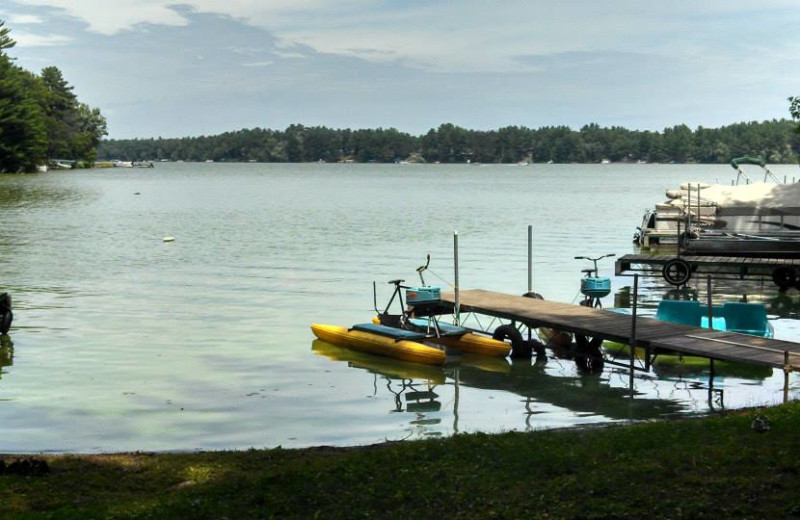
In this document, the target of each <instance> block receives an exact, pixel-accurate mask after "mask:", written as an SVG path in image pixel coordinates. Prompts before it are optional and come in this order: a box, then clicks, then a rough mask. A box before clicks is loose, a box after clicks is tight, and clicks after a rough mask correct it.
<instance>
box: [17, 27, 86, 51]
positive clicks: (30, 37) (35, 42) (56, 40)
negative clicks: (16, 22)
mask: <svg viewBox="0 0 800 520" xmlns="http://www.w3.org/2000/svg"><path fill="white" fill-rule="evenodd" d="M13 36H14V41H16V42H17V45H21V46H24V47H55V46H59V45H66V44H68V43H69V42H71V41H72V38H71V37H69V36H59V35H56V34H30V33H27V32H24V31H15V32H14V34H13Z"/></svg>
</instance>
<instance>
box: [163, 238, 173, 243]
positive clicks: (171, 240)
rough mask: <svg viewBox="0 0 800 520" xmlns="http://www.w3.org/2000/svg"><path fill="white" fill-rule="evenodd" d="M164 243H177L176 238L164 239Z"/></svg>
mask: <svg viewBox="0 0 800 520" xmlns="http://www.w3.org/2000/svg"><path fill="white" fill-rule="evenodd" d="M163 240H164V242H175V237H164V239H163Z"/></svg>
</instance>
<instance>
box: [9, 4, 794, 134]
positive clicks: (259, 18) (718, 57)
mask: <svg viewBox="0 0 800 520" xmlns="http://www.w3.org/2000/svg"><path fill="white" fill-rule="evenodd" d="M794 1H795V0H792V2H786V1H779V0H764V1H763V2H759V3H757V4H756V3H754V2H728V1H725V2H723V1H721V0H709V1H707V2H694V3H690V2H688V1H685V0H677V3H676V2H672V3H670V4H666V3H658V4H654V3H647V4H644V3H642V2H638V1H632V0H629V1H626V0H607V1H604V2H594V1H591V2H590V1H586V0H574V1H569V2H557V3H556V2H549V1H547V2H545V1H542V0H539V1H537V0H524V1H523V0H506V1H504V2H503V3H502V8H500V7H498V5H499V4H497V3H488V2H485V1H483V0H460V1H459V2H458V3H453V2H447V1H444V0H424V1H422V0H406V1H404V2H376V1H374V0H340V1H339V2H332V1H328V0H299V1H294V0H292V1H289V0H279V1H269V2H263V1H262V0H230V1H228V2H219V1H216V0H213V1H212V0H186V1H184V2H182V4H179V5H173V4H170V3H169V2H167V1H156V0H142V1H136V2H133V1H130V0H106V1H105V2H103V3H98V2H96V1H94V2H89V1H88V0H17V1H14V0H11V2H10V4H4V6H3V7H1V8H0V11H3V12H0V19H10V16H9V15H13V16H17V17H21V18H20V19H22V20H23V21H24V20H30V21H33V20H34V19H38V20H40V23H37V24H33V23H30V24H21V25H19V26H16V27H13V26H12V27H11V28H12V36H13V37H15V38H16V39H18V40H19V41H20V44H19V45H18V46H17V47H15V48H14V49H13V53H14V54H15V55H16V56H17V57H18V59H19V61H18V63H19V64H20V65H22V66H25V67H26V68H29V69H30V70H39V69H41V68H42V67H44V66H47V65H56V66H58V67H60V68H61V69H62V71H63V72H64V75H65V77H66V78H67V79H68V81H70V82H71V83H72V84H74V85H75V87H76V93H77V94H78V95H79V96H80V97H81V100H82V101H85V102H87V103H89V104H90V105H92V106H97V107H99V108H100V109H101V110H102V111H103V113H104V114H106V115H107V117H108V119H109V128H110V132H111V136H112V137H147V136H158V135H162V136H183V135H198V134H209V133H217V132H222V131H227V130H232V129H237V128H242V127H255V126H259V127H268V128H283V127H285V126H287V125H288V124H290V123H302V124H306V125H326V126H333V127H352V128H357V127H378V126H382V127H397V128H400V129H402V130H406V131H411V132H424V131H426V130H427V129H429V128H431V127H436V126H438V125H439V124H441V123H444V122H452V123H455V124H459V125H461V126H465V127H469V128H497V127H500V126H504V125H508V124H517V125H525V126H544V125H557V124H566V125H571V126H575V127H580V126H582V125H583V124H586V123H589V122H597V123H599V124H602V125H621V126H627V127H630V128H640V129H662V128H664V127H665V126H672V125H674V124H681V123H686V124H688V125H689V126H695V125H698V124H702V125H704V126H718V125H720V124H728V123H731V122H736V121H741V120H751V119H768V118H772V117H783V116H785V115H786V107H785V104H786V103H785V100H786V97H787V96H788V95H791V94H793V93H796V92H795V91H796V85H798V84H800V72H799V71H800V52H798V51H800V48H798V45H799V44H798V42H796V39H795V38H794V36H793V34H794V32H793V27H794V26H796V25H797V22H798V21H800V13H798V12H797V10H796V9H795V8H794V7H793V6H794ZM9 6H10V7H9ZM762 6H763V7H762ZM95 11H96V12H95ZM23 29H24V30H23ZM43 44H49V45H56V44H58V45H60V48H59V49H58V52H53V51H52V50H48V48H47V47H41V45H43ZM798 94H800V93H798Z"/></svg>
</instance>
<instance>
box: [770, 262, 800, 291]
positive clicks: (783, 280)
mask: <svg viewBox="0 0 800 520" xmlns="http://www.w3.org/2000/svg"><path fill="white" fill-rule="evenodd" d="M772 282H773V283H774V284H775V285H777V286H778V289H780V291H781V292H784V291H786V290H787V289H788V288H790V287H792V286H793V285H794V284H795V283H797V273H796V272H795V270H794V267H789V266H783V267H778V268H776V269H775V270H774V271H772Z"/></svg>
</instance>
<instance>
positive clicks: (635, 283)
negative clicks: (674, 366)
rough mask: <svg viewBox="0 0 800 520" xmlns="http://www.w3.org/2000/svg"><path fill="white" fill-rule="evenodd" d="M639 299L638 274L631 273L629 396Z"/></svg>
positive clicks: (648, 360)
mask: <svg viewBox="0 0 800 520" xmlns="http://www.w3.org/2000/svg"><path fill="white" fill-rule="evenodd" d="M638 300H639V275H638V274H634V275H633V308H632V309H631V366H630V369H631V373H630V381H629V383H630V387H631V397H633V370H634V361H635V360H636V310H637V305H638ZM646 355H647V357H648V359H647V362H648V364H649V362H650V359H649V357H650V354H649V353H647V354H646Z"/></svg>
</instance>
